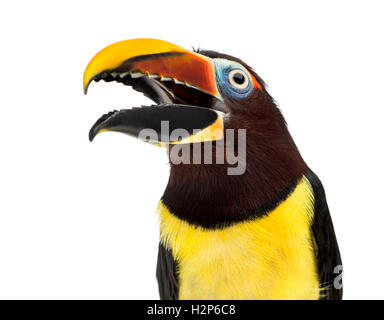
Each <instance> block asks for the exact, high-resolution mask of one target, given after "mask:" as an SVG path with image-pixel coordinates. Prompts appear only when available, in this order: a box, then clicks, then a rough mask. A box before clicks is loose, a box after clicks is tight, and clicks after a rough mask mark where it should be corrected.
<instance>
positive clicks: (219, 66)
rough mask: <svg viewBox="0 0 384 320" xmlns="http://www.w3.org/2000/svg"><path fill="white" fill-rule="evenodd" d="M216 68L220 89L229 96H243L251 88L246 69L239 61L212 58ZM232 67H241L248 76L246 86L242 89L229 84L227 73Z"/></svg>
mask: <svg viewBox="0 0 384 320" xmlns="http://www.w3.org/2000/svg"><path fill="white" fill-rule="evenodd" d="M213 60H214V63H215V70H216V81H217V84H218V86H219V87H220V89H221V91H222V92H223V93H224V94H226V95H227V96H229V97H231V98H240V99H241V98H245V97H247V96H248V95H249V94H250V93H251V92H252V90H253V87H252V80H251V78H250V76H249V75H248V71H247V70H246V69H245V68H244V67H243V66H242V65H241V64H239V63H237V62H234V61H229V60H226V59H213ZM234 69H241V70H243V71H244V72H245V74H246V75H247V77H248V86H247V87H246V88H244V89H239V88H236V87H234V86H233V85H231V83H230V82H229V79H228V74H229V72H231V71H232V70H234Z"/></svg>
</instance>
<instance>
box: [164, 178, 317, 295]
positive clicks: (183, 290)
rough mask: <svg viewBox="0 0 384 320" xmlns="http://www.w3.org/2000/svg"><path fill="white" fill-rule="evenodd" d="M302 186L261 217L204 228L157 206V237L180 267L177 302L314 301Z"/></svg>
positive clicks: (313, 265)
mask: <svg viewBox="0 0 384 320" xmlns="http://www.w3.org/2000/svg"><path fill="white" fill-rule="evenodd" d="M306 188H308V186H307V185H306V184H304V185H303V184H302V183H301V184H299V185H298V187H297V188H296V190H295V191H294V192H293V194H292V195H291V196H290V197H289V198H288V199H287V200H286V201H285V202H283V203H282V204H280V205H279V206H278V207H277V208H276V209H274V210H273V211H272V212H270V213H269V214H268V215H266V216H265V217H263V218H259V219H255V220H253V221H247V222H241V223H237V224H236V225H233V226H230V227H227V228H224V229H218V230H208V229H203V228H198V227H195V226H191V225H189V224H188V223H186V222H184V221H181V220H179V219H178V218H176V217H175V216H173V215H172V214H170V213H169V211H167V209H166V208H165V207H161V205H160V214H161V237H162V241H163V243H164V244H165V245H166V246H167V247H169V248H170V249H171V250H172V254H173V256H174V257H175V259H176V261H177V264H178V281H179V298H180V299H318V297H319V283H318V276H317V270H316V263H315V257H314V251H313V245H312V238H311V237H312V236H311V231H310V223H311V219H312V217H311V215H313V210H312V202H311V198H310V196H309V194H307V192H306V191H310V190H307V189H306Z"/></svg>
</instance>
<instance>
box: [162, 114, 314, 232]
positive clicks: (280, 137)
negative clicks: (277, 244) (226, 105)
mask: <svg viewBox="0 0 384 320" xmlns="http://www.w3.org/2000/svg"><path fill="white" fill-rule="evenodd" d="M279 121H280V120H279ZM282 121H284V120H283V119H282ZM227 125H228V126H229V127H230V126H231V123H229V124H227ZM267 125H268V128H261V127H260V128H258V127H257V126H250V127H249V128H248V129H247V137H246V169H245V171H244V173H243V174H241V175H228V167H229V165H227V164H215V163H213V164H172V163H171V172H170V177H169V181H168V185H167V187H166V190H165V192H164V195H163V197H162V201H163V203H164V204H165V205H166V206H167V207H168V209H169V210H170V211H171V212H172V213H173V214H174V215H176V216H178V217H179V218H181V219H183V220H186V221H188V222H189V223H192V224H195V225H200V226H203V227H207V228H214V227H217V226H218V225H221V226H223V225H228V224H231V223H234V222H238V221H244V220H246V219H249V218H253V217H255V216H262V215H264V214H266V213H267V212H268V211H270V210H272V209H274V208H275V207H276V206H277V205H278V204H279V203H280V202H281V201H283V200H284V199H285V198H286V197H287V196H288V195H289V194H290V193H291V192H292V191H293V189H294V188H295V186H296V184H297V182H298V181H299V180H300V178H301V177H302V176H303V174H305V173H306V172H307V170H308V168H307V166H306V164H305V162H304V161H303V159H302V158H301V156H300V153H299V151H298V149H297V147H296V145H295V143H294V141H293V139H292V138H291V136H290V134H289V132H288V130H287V128H286V126H285V123H284V124H283V125H281V123H279V124H277V123H276V124H273V123H268V124H267Z"/></svg>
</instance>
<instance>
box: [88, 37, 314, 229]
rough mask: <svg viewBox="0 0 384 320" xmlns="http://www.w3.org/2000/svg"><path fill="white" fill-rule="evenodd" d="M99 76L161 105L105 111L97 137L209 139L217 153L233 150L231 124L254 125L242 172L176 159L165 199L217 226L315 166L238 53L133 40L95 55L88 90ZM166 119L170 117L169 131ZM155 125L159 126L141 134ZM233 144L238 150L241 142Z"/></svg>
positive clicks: (260, 204) (175, 143) (262, 204)
mask: <svg viewBox="0 0 384 320" xmlns="http://www.w3.org/2000/svg"><path fill="white" fill-rule="evenodd" d="M93 80H94V81H99V80H104V81H117V82H120V83H123V84H125V85H128V86H132V87H133V89H135V90H137V91H140V92H142V93H144V95H146V96H147V97H149V98H150V99H152V100H153V101H154V102H155V103H156V105H153V106H148V107H141V108H132V109H125V110H121V111H113V112H110V113H108V114H106V115H103V116H102V117H101V118H100V119H99V120H98V121H97V122H96V123H95V124H94V125H93V127H92V129H91V131H90V133H89V138H90V140H93V139H94V137H95V136H96V135H97V134H98V133H100V132H103V131H118V132H123V133H127V134H129V135H132V136H135V137H138V138H140V139H143V140H145V141H150V142H153V143H155V144H160V145H164V144H165V145H167V146H168V147H169V153H170V154H171V153H172V151H174V150H175V149H178V147H184V146H187V148H190V149H193V147H195V146H196V145H202V146H203V147H205V145H206V144H205V143H201V142H210V143H211V144H212V146H213V148H212V149H210V150H212V154H213V153H215V152H216V154H219V152H218V151H221V150H223V149H224V150H225V152H227V151H228V149H229V148H227V144H222V143H221V142H222V141H226V137H227V134H226V133H227V132H228V131H230V130H228V129H232V130H233V131H236V130H238V131H240V129H245V130H246V145H245V146H246V153H245V156H244V157H243V158H242V159H245V158H246V161H243V163H244V162H246V166H245V167H246V168H245V169H244V170H243V171H241V172H240V173H238V174H237V173H236V174H234V175H228V174H226V170H227V168H228V166H230V165H231V163H229V161H228V162H226V163H213V164H212V165H204V164H203V165H200V164H195V163H193V165H183V164H181V165H175V164H173V163H172V162H171V172H170V178H169V182H168V185H167V188H166V190H165V192H164V195H163V198H162V199H163V202H164V203H166V205H167V206H168V207H169V208H170V209H171V211H172V212H182V213H183V215H184V216H183V217H184V218H186V219H187V220H188V221H192V222H194V223H197V224H200V225H203V226H211V225H214V224H216V223H217V222H220V221H221V222H223V223H225V222H227V221H234V220H236V219H241V214H243V213H246V212H250V213H252V212H259V211H260V212H264V211H265V210H267V209H268V208H270V206H271V204H273V203H277V202H278V201H280V200H281V199H282V195H284V194H288V193H289V192H290V190H291V189H290V188H291V187H292V186H293V185H294V183H295V181H298V180H299V179H300V178H301V177H302V175H303V174H304V173H305V172H306V171H307V170H308V168H307V166H306V164H305V162H304V161H303V159H302V158H301V156H300V153H299V151H298V150H297V148H296V145H295V143H294V142H293V139H292V137H291V135H290V134H289V132H288V129H287V126H286V123H285V120H284V118H283V116H282V114H281V113H280V111H279V109H278V107H277V106H276V104H275V102H274V100H273V98H272V97H271V96H270V95H269V94H268V92H267V90H266V87H265V85H264V83H263V81H262V80H261V79H260V77H259V76H258V75H257V74H256V73H255V72H254V71H253V70H252V69H251V68H250V67H249V66H247V65H246V64H245V63H244V62H242V61H241V60H239V59H237V58H235V57H231V56H228V55H225V54H220V53H217V52H214V51H202V50H198V51H189V50H185V49H183V48H181V47H179V46H176V45H174V44H171V43H169V42H165V41H161V40H155V39H134V40H127V41H122V42H118V43H115V44H112V45H110V46H108V47H106V48H105V49H103V50H101V51H100V52H99V53H98V54H96V55H95V57H94V58H93V59H92V60H91V61H90V63H89V64H88V66H87V68H86V70H85V73H84V83H83V85H84V92H85V93H86V92H87V90H88V86H89V84H90V83H91V82H92V81H93ZM163 122H167V123H168V129H169V131H167V132H166V133H164V132H163V130H162V123H163ZM148 129H149V130H150V131H151V132H149V133H148V132H147V133H148V134H147V133H146V134H144V135H141V133H142V131H143V130H148ZM180 129H181V130H180ZM174 131H176V132H177V134H175V135H172V132H174ZM224 132H225V134H224ZM235 143H236V140H235ZM207 145H209V143H208V144H207ZM223 145H224V147H223ZM218 146H219V147H218ZM220 148H221V149H220ZM229 151H230V152H229V153H231V152H232V151H233V152H236V146H234V148H232V149H230V150H229ZM170 158H171V157H170ZM243 168H244V167H243ZM287 186H288V187H287ZM186 203H188V204H189V205H188V206H186V205H185V204H186Z"/></svg>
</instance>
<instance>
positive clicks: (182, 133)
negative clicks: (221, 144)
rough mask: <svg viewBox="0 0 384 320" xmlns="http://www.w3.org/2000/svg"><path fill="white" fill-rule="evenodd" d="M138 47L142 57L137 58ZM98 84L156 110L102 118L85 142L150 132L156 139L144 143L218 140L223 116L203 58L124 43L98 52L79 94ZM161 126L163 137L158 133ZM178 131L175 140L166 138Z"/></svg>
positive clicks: (142, 42) (146, 43)
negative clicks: (127, 91) (113, 86)
mask: <svg viewBox="0 0 384 320" xmlns="http://www.w3.org/2000/svg"><path fill="white" fill-rule="evenodd" d="M140 46H141V47H143V48H142V50H141V51H143V53H145V54H139V55H137V54H138V53H140V49H138V47H140ZM167 49H168V50H167ZM158 51H160V52H158ZM147 52H149V54H148V53H147ZM100 80H104V81H106V82H110V81H116V82H120V83H122V84H124V85H128V86H131V87H132V88H133V89H134V90H136V91H139V92H141V93H143V94H144V95H145V96H146V97H148V98H149V99H151V100H152V101H154V102H155V103H156V105H152V106H148V107H141V108H132V109H123V110H120V111H112V112H109V113H107V114H104V115H103V116H102V117H100V118H99V119H98V120H97V121H96V123H95V124H94V125H93V126H92V128H91V130H90V133H89V139H90V140H91V141H92V140H93V139H94V137H95V136H96V135H97V134H98V133H100V132H103V131H118V132H122V133H126V134H129V135H131V136H134V137H138V138H141V136H140V133H141V132H142V130H145V129H147V130H148V129H149V130H153V131H154V132H156V134H157V137H154V136H151V139H146V141H150V142H154V143H192V142H201V141H211V140H218V139H221V138H222V136H221V135H222V131H223V115H224V112H225V111H226V110H225V107H223V102H222V100H221V97H220V93H219V92H218V89H217V87H216V84H215V73H214V66H213V63H212V61H211V60H210V59H209V58H206V57H204V56H201V55H199V54H196V53H193V52H189V51H187V50H184V49H182V48H180V47H177V46H175V45H172V44H169V43H167V42H164V41H161V40H154V39H135V40H127V41H123V42H120V43H116V44H114V45H112V46H109V47H107V48H105V49H103V50H102V51H100V52H99V53H98V54H97V55H96V56H95V57H94V58H93V59H92V60H91V62H90V63H89V65H88V67H87V69H86V71H85V74H84V92H85V93H86V92H87V89H88V86H89V84H90V83H91V82H92V81H96V82H98V81H100ZM164 122H167V126H168V128H169V133H164V132H163V130H162V129H163V127H162V125H163V123H164ZM178 129H180V130H179V131H178V134H177V135H173V136H172V132H173V131H174V130H178ZM214 131H215V132H214Z"/></svg>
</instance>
